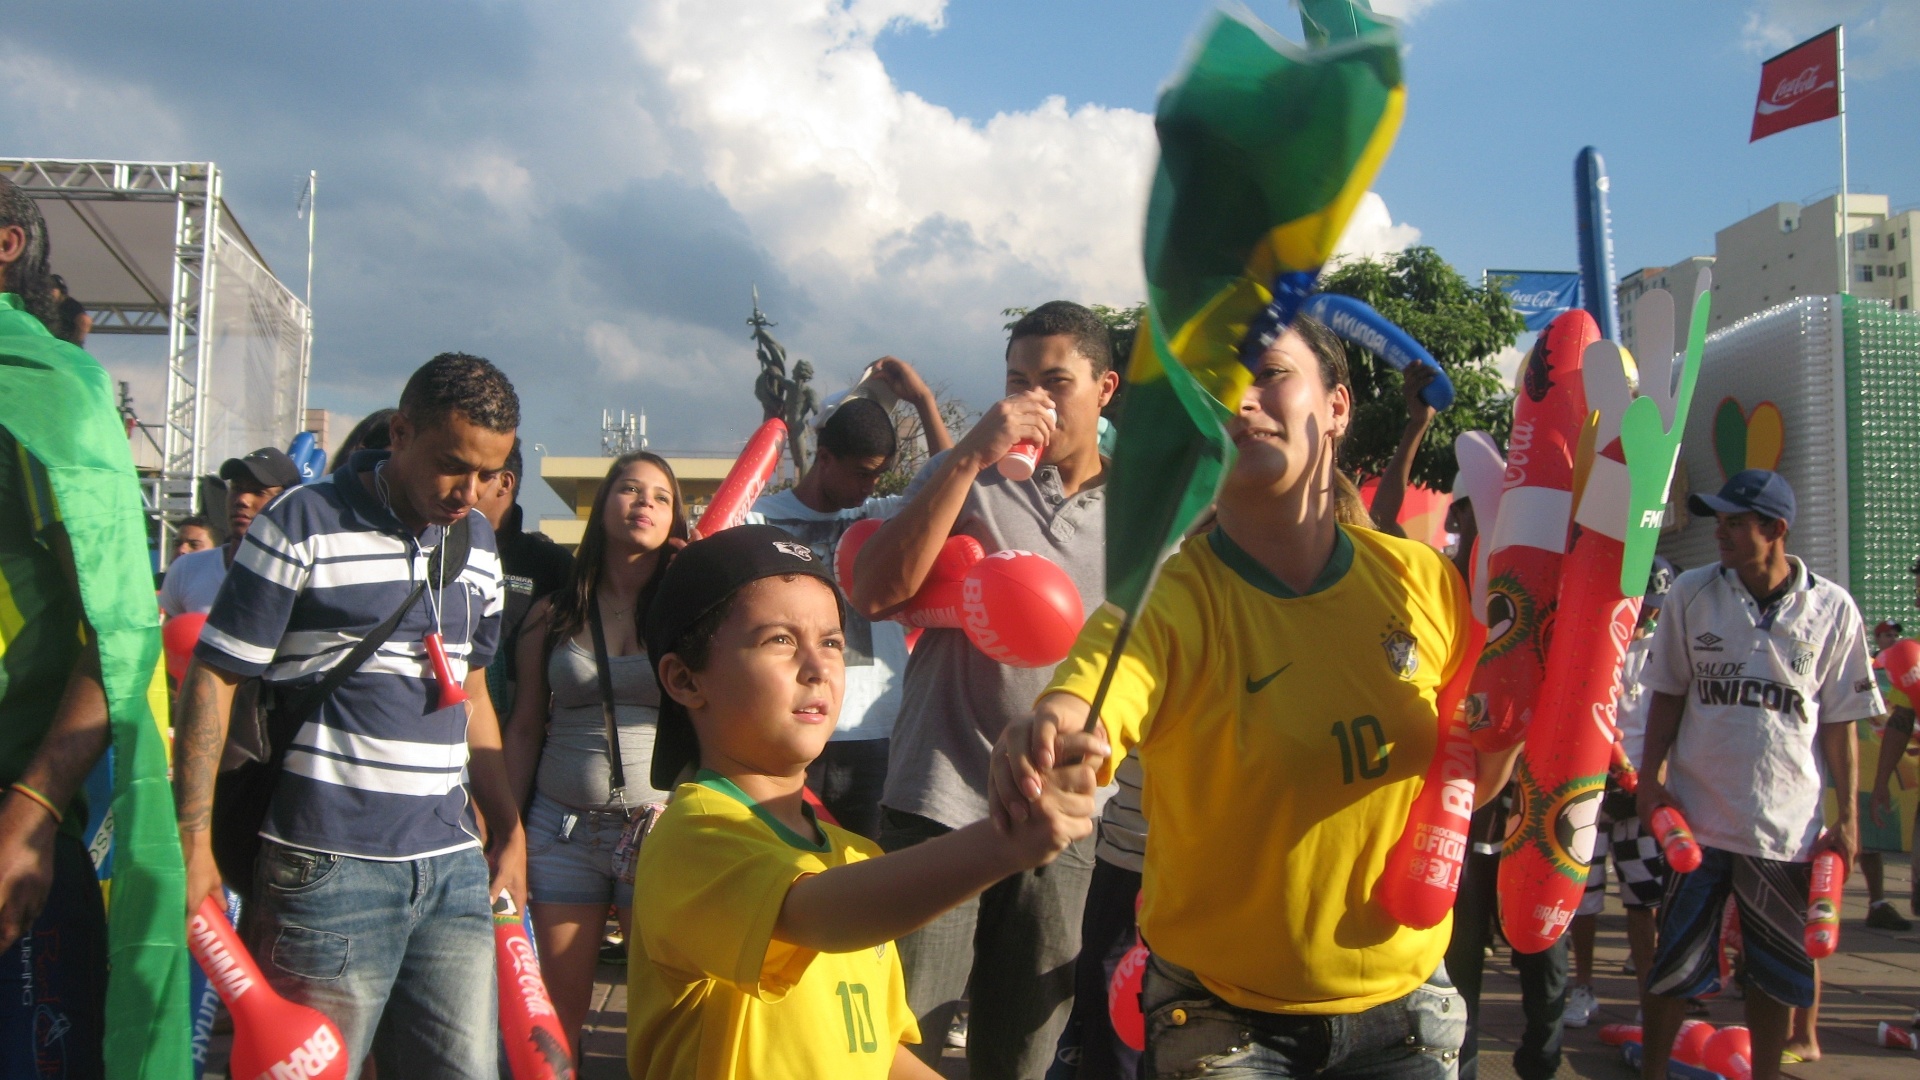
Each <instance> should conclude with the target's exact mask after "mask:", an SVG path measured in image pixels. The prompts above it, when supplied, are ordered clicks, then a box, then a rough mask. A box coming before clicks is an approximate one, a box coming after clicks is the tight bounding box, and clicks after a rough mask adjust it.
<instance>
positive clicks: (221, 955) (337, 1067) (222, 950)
mask: <svg viewBox="0 0 1920 1080" xmlns="http://www.w3.org/2000/svg"><path fill="white" fill-rule="evenodd" d="M187 948H188V950H189V951H191V952H192V953H193V958H194V959H195V960H198V961H199V962H200V967H201V969H202V970H204V971H205V972H206V973H207V978H208V980H209V981H211V982H212V983H213V986H214V988H215V989H216V990H218V991H219V992H220V998H221V1000H223V1001H225V1002H226V1003H227V1011H228V1012H230V1013H232V1014H233V1051H232V1055H231V1057H230V1058H229V1059H228V1061H229V1064H228V1067H227V1072H228V1075H231V1076H246V1077H256V1076H300V1077H318V1078H320V1080H343V1078H344V1077H345V1076H346V1075H347V1065H348V1064H349V1062H348V1060H347V1053H346V1047H345V1045H343V1043H342V1042H341V1039H340V1029H339V1028H337V1027H334V1026H333V1021H331V1020H328V1019H327V1018H326V1016H324V1015H323V1014H321V1013H320V1012H319V1011H318V1010H316V1009H310V1008H308V1007H306V1006H305V1005H295V1004H294V1003H293V1002H291V1001H288V1000H287V999H286V998H283V997H281V996H280V995H279V994H276V993H274V992H273V988H272V987H269V986H268V985H267V980H266V977H265V976H264V975H262V974H260V967H259V965H257V964H255V963H254V962H253V956H252V955H251V954H249V953H248V952H247V949H246V946H244V945H242V944H240V936H239V935H238V934H235V933H234V932H233V924H232V923H230V922H228V921H227V913H226V912H225V911H223V910H222V909H221V907H220V903H219V901H217V900H215V899H214V898H213V897H212V896H208V897H207V898H206V899H204V900H202V901H201V902H200V908H199V910H198V911H195V912H194V913H193V917H192V918H191V919H188V920H187Z"/></svg>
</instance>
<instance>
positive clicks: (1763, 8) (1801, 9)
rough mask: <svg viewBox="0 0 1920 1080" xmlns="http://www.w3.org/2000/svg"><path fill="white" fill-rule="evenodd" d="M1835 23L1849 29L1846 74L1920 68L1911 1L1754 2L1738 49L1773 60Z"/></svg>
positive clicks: (1919, 27)
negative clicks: (1785, 50) (1743, 48)
mask: <svg viewBox="0 0 1920 1080" xmlns="http://www.w3.org/2000/svg"><path fill="white" fill-rule="evenodd" d="M1836 24H1845V25H1846V28H1847V71H1848V73H1849V74H1852V75H1858V76H1861V77H1864V78H1872V77H1874V76H1876V75H1881V74H1884V73H1886V72H1889V71H1897V70H1899V69H1901V68H1906V67H1911V66H1913V65H1914V64H1916V63H1920V3H1916V2H1915V0H1757V2H1755V3H1753V4H1752V6H1751V7H1750V8H1749V9H1748V11H1747V21H1746V25H1745V27H1744V28H1743V32H1742V35H1741V37H1742V44H1743V45H1744V46H1745V47H1746V49H1747V51H1748V52H1751V53H1753V54H1755V55H1757V56H1772V55H1773V54H1774V53H1777V52H1779V51H1780V50H1782V49H1785V48H1788V47H1790V46H1793V45H1796V44H1798V43H1800V42H1802V41H1805V40H1806V39H1807V38H1810V37H1812V36H1813V35H1815V34H1818V33H1820V32H1822V31H1824V30H1826V29H1827V28H1828V27H1831V26H1834V25H1836Z"/></svg>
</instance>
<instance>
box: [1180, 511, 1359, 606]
mask: <svg viewBox="0 0 1920 1080" xmlns="http://www.w3.org/2000/svg"><path fill="white" fill-rule="evenodd" d="M1207 545H1208V546H1209V547H1211V548H1213V553H1214V554H1215V555H1217V556H1219V558H1220V561H1221V562H1223V563H1225V564H1227V569H1229V570H1232V571H1233V572H1234V573H1236V574H1238V575H1240V580H1242V581H1244V582H1246V583H1247V584H1249V585H1251V586H1253V587H1254V588H1256V589H1259V590H1260V591H1261V592H1263V593H1268V594H1270V595H1273V596H1277V597H1279V598H1280V599H1282V600H1298V599H1299V598H1300V596H1301V594H1300V593H1297V592H1294V591H1293V588H1292V586H1289V585H1288V584H1287V583H1286V582H1284V581H1281V580H1280V579H1279V578H1278V577H1275V576H1274V573H1273V571H1271V570H1269V569H1267V568H1266V567H1264V566H1261V565H1260V564H1259V563H1258V562H1256V561H1254V558H1253V556H1251V555H1249V554H1247V552H1246V550H1245V549H1244V548H1242V547H1241V546H1240V545H1239V544H1236V543H1234V542H1233V537H1231V536H1228V535H1227V533H1226V530H1225V529H1222V528H1220V527H1219V526H1217V525H1216V526H1214V529H1213V531H1212V532H1210V533H1208V534H1207ZM1352 566H1353V541H1352V539H1350V538H1349V537H1348V536H1347V530H1346V527H1345V526H1335V527H1334V530H1333V557H1332V558H1330V559H1328V560H1327V565H1325V566H1323V567H1321V568H1320V573H1319V575H1318V576H1316V577H1315V578H1314V579H1313V584H1312V586H1310V587H1309V588H1308V589H1307V592H1306V595H1308V596H1312V595H1313V594H1314V593H1318V592H1325V591H1326V590H1328V589H1331V588H1333V587H1334V586H1335V585H1338V584H1339V583H1340V579H1341V578H1343V577H1346V576H1347V571H1348V569H1350V568H1351V567H1352Z"/></svg>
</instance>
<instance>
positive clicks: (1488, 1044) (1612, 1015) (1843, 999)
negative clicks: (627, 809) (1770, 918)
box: [208, 856, 1920, 1080]
mask: <svg viewBox="0 0 1920 1080" xmlns="http://www.w3.org/2000/svg"><path fill="white" fill-rule="evenodd" d="M1907 875H1908V867H1907V865H1906V858H1905V857H1904V856H1903V857H1900V858H1899V859H1898V860H1897V861H1896V860H1893V859H1890V860H1889V861H1888V866H1887V878H1888V883H1887V884H1888V891H1889V893H1891V894H1892V895H1893V896H1895V897H1897V898H1900V899H1902V900H1904V898H1905V896H1906V889H1907V882H1908V880H1909V878H1908V876H1907ZM1900 906H1901V908H1902V910H1903V911H1904V909H1905V904H1904V903H1901V905H1900ZM1865 914H1866V891H1865V885H1864V884H1863V883H1862V882H1861V880H1860V875H1858V874H1855V875H1853V877H1852V879H1851V880H1850V881H1849V882H1848V889H1847V897H1846V906H1845V909H1844V918H1845V922H1844V926H1843V930H1842V933H1841V939H1840V946H1841V948H1840V952H1839V953H1838V954H1837V955H1835V956H1834V957H1833V958H1831V959H1829V960H1827V961H1825V962H1824V963H1823V964H1822V973H1823V975H1824V978H1825V985H1826V990H1825V994H1826V996H1825V999H1824V1001H1823V1002H1822V1012H1821V1024H1820V1041H1821V1048H1822V1050H1823V1051H1824V1054H1825V1057H1824V1059H1823V1060H1821V1061H1819V1062H1812V1063H1808V1064H1804V1065H1792V1066H1788V1067H1787V1068H1786V1069H1785V1070H1784V1072H1783V1075H1785V1076H1787V1077H1790V1078H1793V1080H1915V1077H1920V1059H1916V1058H1915V1057H1914V1056H1913V1055H1912V1054H1911V1053H1908V1052H1903V1051H1894V1050H1882V1049H1880V1048H1879V1047H1878V1046H1876V1045H1875V1043H1874V1039H1875V1032H1876V1030H1877V1025H1878V1024H1879V1022H1880V1021H1882V1020H1890V1021H1895V1022H1899V1023H1905V1022H1908V1021H1910V1020H1912V1019H1913V1016H1914V1011H1915V1010H1916V1009H1920V930H1914V931H1907V932H1905V933H1900V934H1894V933H1889V932H1886V931H1882V930H1869V929H1866V928H1865V927H1864V926H1863V925H1862V924H1861V919H1862V918H1863V917H1864V916H1865ZM1626 959H1627V942H1626V916H1625V915H1624V913H1623V912H1622V911H1621V909H1620V907H1619V905H1618V901H1617V900H1613V899H1611V898H1610V899H1609V903H1608V908H1607V911H1606V913H1605V914H1603V915H1602V916H1601V917H1600V932H1599V938H1598V943H1597V945H1596V947H1595V956H1594V984H1595V985H1594V989H1595V992H1596V993H1597V994H1598V996H1599V998H1600V1002H1601V1009H1600V1015H1599V1016H1598V1017H1596V1018H1595V1020H1594V1022H1593V1024H1592V1025H1590V1026H1589V1027H1587V1028H1584V1029H1581V1030H1576V1031H1568V1032H1567V1033H1566V1061H1565V1063H1564V1064H1563V1065H1562V1066H1561V1068H1560V1072H1559V1074H1558V1076H1559V1077H1593V1078H1602V1080H1632V1077H1633V1076H1634V1073H1633V1072H1632V1070H1630V1069H1629V1068H1628V1067H1627V1066H1626V1065H1625V1064H1623V1063H1622V1062H1621V1060H1620V1058H1619V1055H1618V1053H1617V1052H1616V1051H1615V1050H1614V1049H1613V1048H1611V1047H1608V1046H1605V1045H1602V1044H1601V1042H1600V1039H1599V1029H1600V1025H1602V1024H1608V1023H1631V1022H1633V1019H1634V1011H1635V1009H1636V1008H1637V1005H1636V1003H1635V1002H1634V1000H1633V995H1634V982H1633V977H1632V976H1630V975H1627V974H1626V973H1625V971H1624V965H1625V963H1626ZM1507 961H1508V954H1507V953H1506V951H1505V950H1504V949H1503V950H1502V951H1501V952H1500V953H1499V954H1498V955H1496V956H1493V957H1490V958H1489V959H1488V961H1487V971H1486V989H1485V998H1484V1001H1483V1008H1484V1010H1485V1011H1484V1024H1483V1028H1482V1032H1481V1054H1480V1075H1481V1076H1482V1077H1485V1078H1487V1080H1506V1078H1508V1077H1512V1076H1513V1075H1514V1073H1513V1066H1512V1056H1513V1049H1514V1047H1515V1046H1516V1045H1518V1043H1519V1040H1520V1033H1521V1028H1522V1020H1521V1015H1520V983H1519V980H1518V977H1517V976H1516V975H1515V974H1514V971H1513V968H1512V967H1511V966H1510V965H1509V964H1508V962H1507ZM625 978H626V971H625V969H624V968H621V967H616V966H612V965H603V966H602V967H601V968H600V973H599V982H598V984H597V985H596V987H595V990H594V999H593V1004H594V1012H593V1014H592V1016H591V1017H590V1018H589V1020H588V1030H587V1033H586V1036H585V1039H584V1042H583V1044H582V1051H583V1055H584V1060H583V1061H582V1062H581V1069H580V1080H622V1078H624V1077H625V1076H626V1075H627V1073H626V1035H625V1020H626V1003H627V992H626V984H625ZM1710 1008H1711V1009H1712V1013H1713V1015H1712V1016H1711V1017H1710V1018H1709V1019H1710V1020H1711V1021H1712V1022H1713V1023H1714V1024H1716V1025H1719V1024H1735V1023H1744V1022H1745V1021H1744V1020H1743V1019H1742V1017H1741V1004H1740V1002H1738V1001H1735V1000H1728V999H1725V998H1724V996H1723V998H1722V999H1720V1000H1716V1001H1714V1002H1712V1003H1711V1005H1710ZM220 1049H221V1050H222V1051H223V1050H224V1047H221V1048H220ZM943 1071H944V1072H946V1073H947V1075H948V1076H950V1077H954V1078H964V1077H965V1076H966V1066H965V1061H964V1060H963V1059H962V1058H961V1057H960V1056H959V1055H958V1054H957V1053H956V1054H954V1055H953V1056H952V1057H950V1058H949V1059H948V1061H947V1068H945V1069H944V1070H943ZM208 1075H209V1076H210V1077H216V1076H220V1075H221V1074H220V1073H217V1072H210V1073H209V1074H208Z"/></svg>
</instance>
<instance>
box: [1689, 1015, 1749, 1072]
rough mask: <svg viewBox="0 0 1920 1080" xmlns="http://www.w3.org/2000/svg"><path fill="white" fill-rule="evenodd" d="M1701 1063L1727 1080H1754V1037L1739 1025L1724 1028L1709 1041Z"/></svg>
mask: <svg viewBox="0 0 1920 1080" xmlns="http://www.w3.org/2000/svg"><path fill="white" fill-rule="evenodd" d="M1700 1063H1701V1064H1702V1065H1703V1066H1705V1067H1706V1068H1708V1069H1711V1070H1713V1071H1714V1072H1717V1073H1719V1074H1720V1075H1721V1076H1724V1077H1726V1078H1727V1080H1752V1078H1753V1035H1752V1033H1751V1032H1749V1031H1747V1029H1746V1028H1743V1027H1741V1026H1740V1025H1738V1024H1734V1025H1731V1026H1728V1027H1723V1028H1721V1029H1720V1030H1719V1031H1716V1032H1714V1033H1713V1038H1711V1039H1708V1040H1707V1048H1706V1050H1705V1052H1703V1053H1702V1054H1701V1056H1700Z"/></svg>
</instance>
